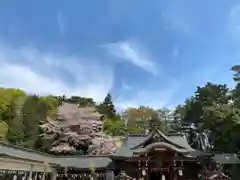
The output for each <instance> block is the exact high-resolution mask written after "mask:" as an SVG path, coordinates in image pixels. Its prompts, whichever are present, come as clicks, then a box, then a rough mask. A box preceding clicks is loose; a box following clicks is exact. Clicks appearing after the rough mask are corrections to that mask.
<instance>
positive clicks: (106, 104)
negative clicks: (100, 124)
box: [97, 93, 116, 119]
mask: <svg viewBox="0 0 240 180" xmlns="http://www.w3.org/2000/svg"><path fill="white" fill-rule="evenodd" d="M97 109H98V111H99V113H100V114H103V115H104V116H105V117H106V118H109V119H112V118H115V116H116V110H115V107H114V104H113V102H112V96H111V94H109V93H108V94H107V95H106V97H105V98H104V100H103V102H102V103H101V104H99V106H97Z"/></svg>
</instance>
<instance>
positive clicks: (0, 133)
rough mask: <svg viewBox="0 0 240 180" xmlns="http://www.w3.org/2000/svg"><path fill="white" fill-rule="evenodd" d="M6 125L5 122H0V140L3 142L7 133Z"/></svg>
mask: <svg viewBox="0 0 240 180" xmlns="http://www.w3.org/2000/svg"><path fill="white" fill-rule="evenodd" d="M8 128H9V127H8V124H7V123H6V122H5V121H0V140H1V141H2V140H4V139H5V137H6V135H7V132H8Z"/></svg>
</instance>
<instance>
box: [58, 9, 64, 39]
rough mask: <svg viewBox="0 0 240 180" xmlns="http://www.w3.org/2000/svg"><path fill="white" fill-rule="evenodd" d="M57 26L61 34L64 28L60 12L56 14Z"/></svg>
mask: <svg viewBox="0 0 240 180" xmlns="http://www.w3.org/2000/svg"><path fill="white" fill-rule="evenodd" d="M57 24H58V28H59V32H60V34H63V33H64V29H65V26H64V18H63V13H62V12H61V11H58V12H57Z"/></svg>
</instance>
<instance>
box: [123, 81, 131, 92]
mask: <svg viewBox="0 0 240 180" xmlns="http://www.w3.org/2000/svg"><path fill="white" fill-rule="evenodd" d="M122 87H123V89H124V90H128V91H129V90H132V89H133V88H132V87H131V86H129V85H128V84H127V83H126V82H125V81H122Z"/></svg>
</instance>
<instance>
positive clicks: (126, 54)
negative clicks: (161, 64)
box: [104, 41, 158, 75]
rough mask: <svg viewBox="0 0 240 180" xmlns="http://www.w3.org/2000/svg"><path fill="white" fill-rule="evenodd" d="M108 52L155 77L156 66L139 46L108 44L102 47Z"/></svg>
mask: <svg viewBox="0 0 240 180" xmlns="http://www.w3.org/2000/svg"><path fill="white" fill-rule="evenodd" d="M104 47H105V48H106V49H107V50H108V52H109V53H110V54H112V55H114V56H115V57H117V58H119V59H122V60H125V61H126V62H129V63H132V64H134V65H135V66H137V67H139V68H141V69H143V70H145V71H147V72H149V73H151V74H153V75H156V74H157V73H158V65H157V64H156V63H155V62H154V61H152V60H150V59H149V57H148V56H147V54H146V53H145V52H144V50H142V49H140V48H139V45H137V44H136V43H133V42H131V41H121V42H117V43H108V44H106V45H104Z"/></svg>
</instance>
